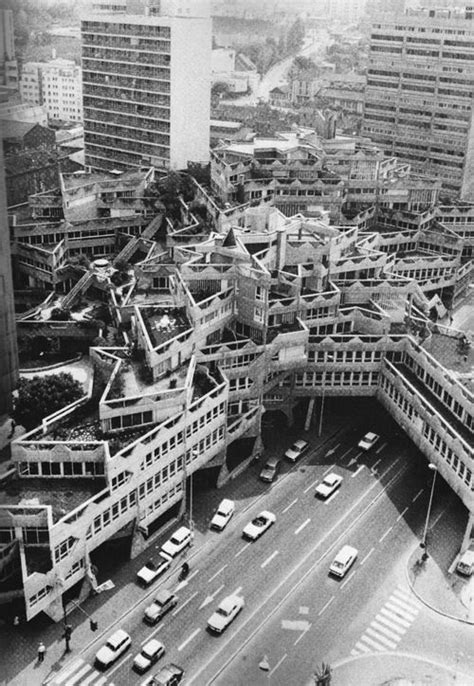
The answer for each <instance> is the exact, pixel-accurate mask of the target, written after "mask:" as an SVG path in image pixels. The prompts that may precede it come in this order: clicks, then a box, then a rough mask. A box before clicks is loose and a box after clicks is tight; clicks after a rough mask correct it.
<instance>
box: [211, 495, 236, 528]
mask: <svg viewBox="0 0 474 686" xmlns="http://www.w3.org/2000/svg"><path fill="white" fill-rule="evenodd" d="M234 511H235V503H234V501H233V500H228V499H227V498H224V500H223V501H222V502H221V504H220V505H219V507H218V508H217V510H216V513H215V515H214V517H213V518H212V519H211V524H210V527H211V529H215V530H216V531H222V530H223V529H225V527H226V526H227V524H228V523H229V522H230V520H231V517H232V515H233V514H234Z"/></svg>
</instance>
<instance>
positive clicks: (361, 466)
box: [351, 464, 364, 479]
mask: <svg viewBox="0 0 474 686" xmlns="http://www.w3.org/2000/svg"><path fill="white" fill-rule="evenodd" d="M363 469H364V465H363V464H361V465H360V467H357V470H356V471H355V472H354V474H351V478H352V479H354V478H355V477H356V476H357V474H359V472H361V471H362V470H363Z"/></svg>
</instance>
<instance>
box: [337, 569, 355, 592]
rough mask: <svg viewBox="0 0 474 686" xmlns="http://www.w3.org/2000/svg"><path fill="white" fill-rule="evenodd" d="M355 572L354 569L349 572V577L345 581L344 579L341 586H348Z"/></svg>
mask: <svg viewBox="0 0 474 686" xmlns="http://www.w3.org/2000/svg"><path fill="white" fill-rule="evenodd" d="M355 573H356V570H355V569H354V571H353V572H351V573H350V574H349V576H348V577H347V579H346V580H345V581H343V583H342V584H341V588H344V586H346V585H347V584H348V583H349V581H350V580H351V579H352V578H353V576H354V574H355Z"/></svg>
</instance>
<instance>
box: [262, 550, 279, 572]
mask: <svg viewBox="0 0 474 686" xmlns="http://www.w3.org/2000/svg"><path fill="white" fill-rule="evenodd" d="M277 555H278V550H274V551H273V553H272V554H271V555H270V557H267V559H266V560H265V562H262V564H261V565H260V567H261V568H262V569H265V567H266V566H267V565H268V564H270V562H271V561H272V560H273V558H274V557H276V556H277Z"/></svg>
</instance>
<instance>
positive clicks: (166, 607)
mask: <svg viewBox="0 0 474 686" xmlns="http://www.w3.org/2000/svg"><path fill="white" fill-rule="evenodd" d="M177 604H178V596H176V595H175V594H174V593H171V591H168V590H167V589H163V590H162V591H160V592H159V593H158V595H157V596H156V598H155V599H154V601H153V602H152V604H151V605H148V607H147V608H146V610H145V615H144V617H143V620H144V621H145V622H146V623H147V624H156V622H157V621H158V620H159V619H161V618H162V617H164V616H165V614H166V613H167V612H169V611H170V610H172V609H173V608H174V607H176V605H177Z"/></svg>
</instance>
